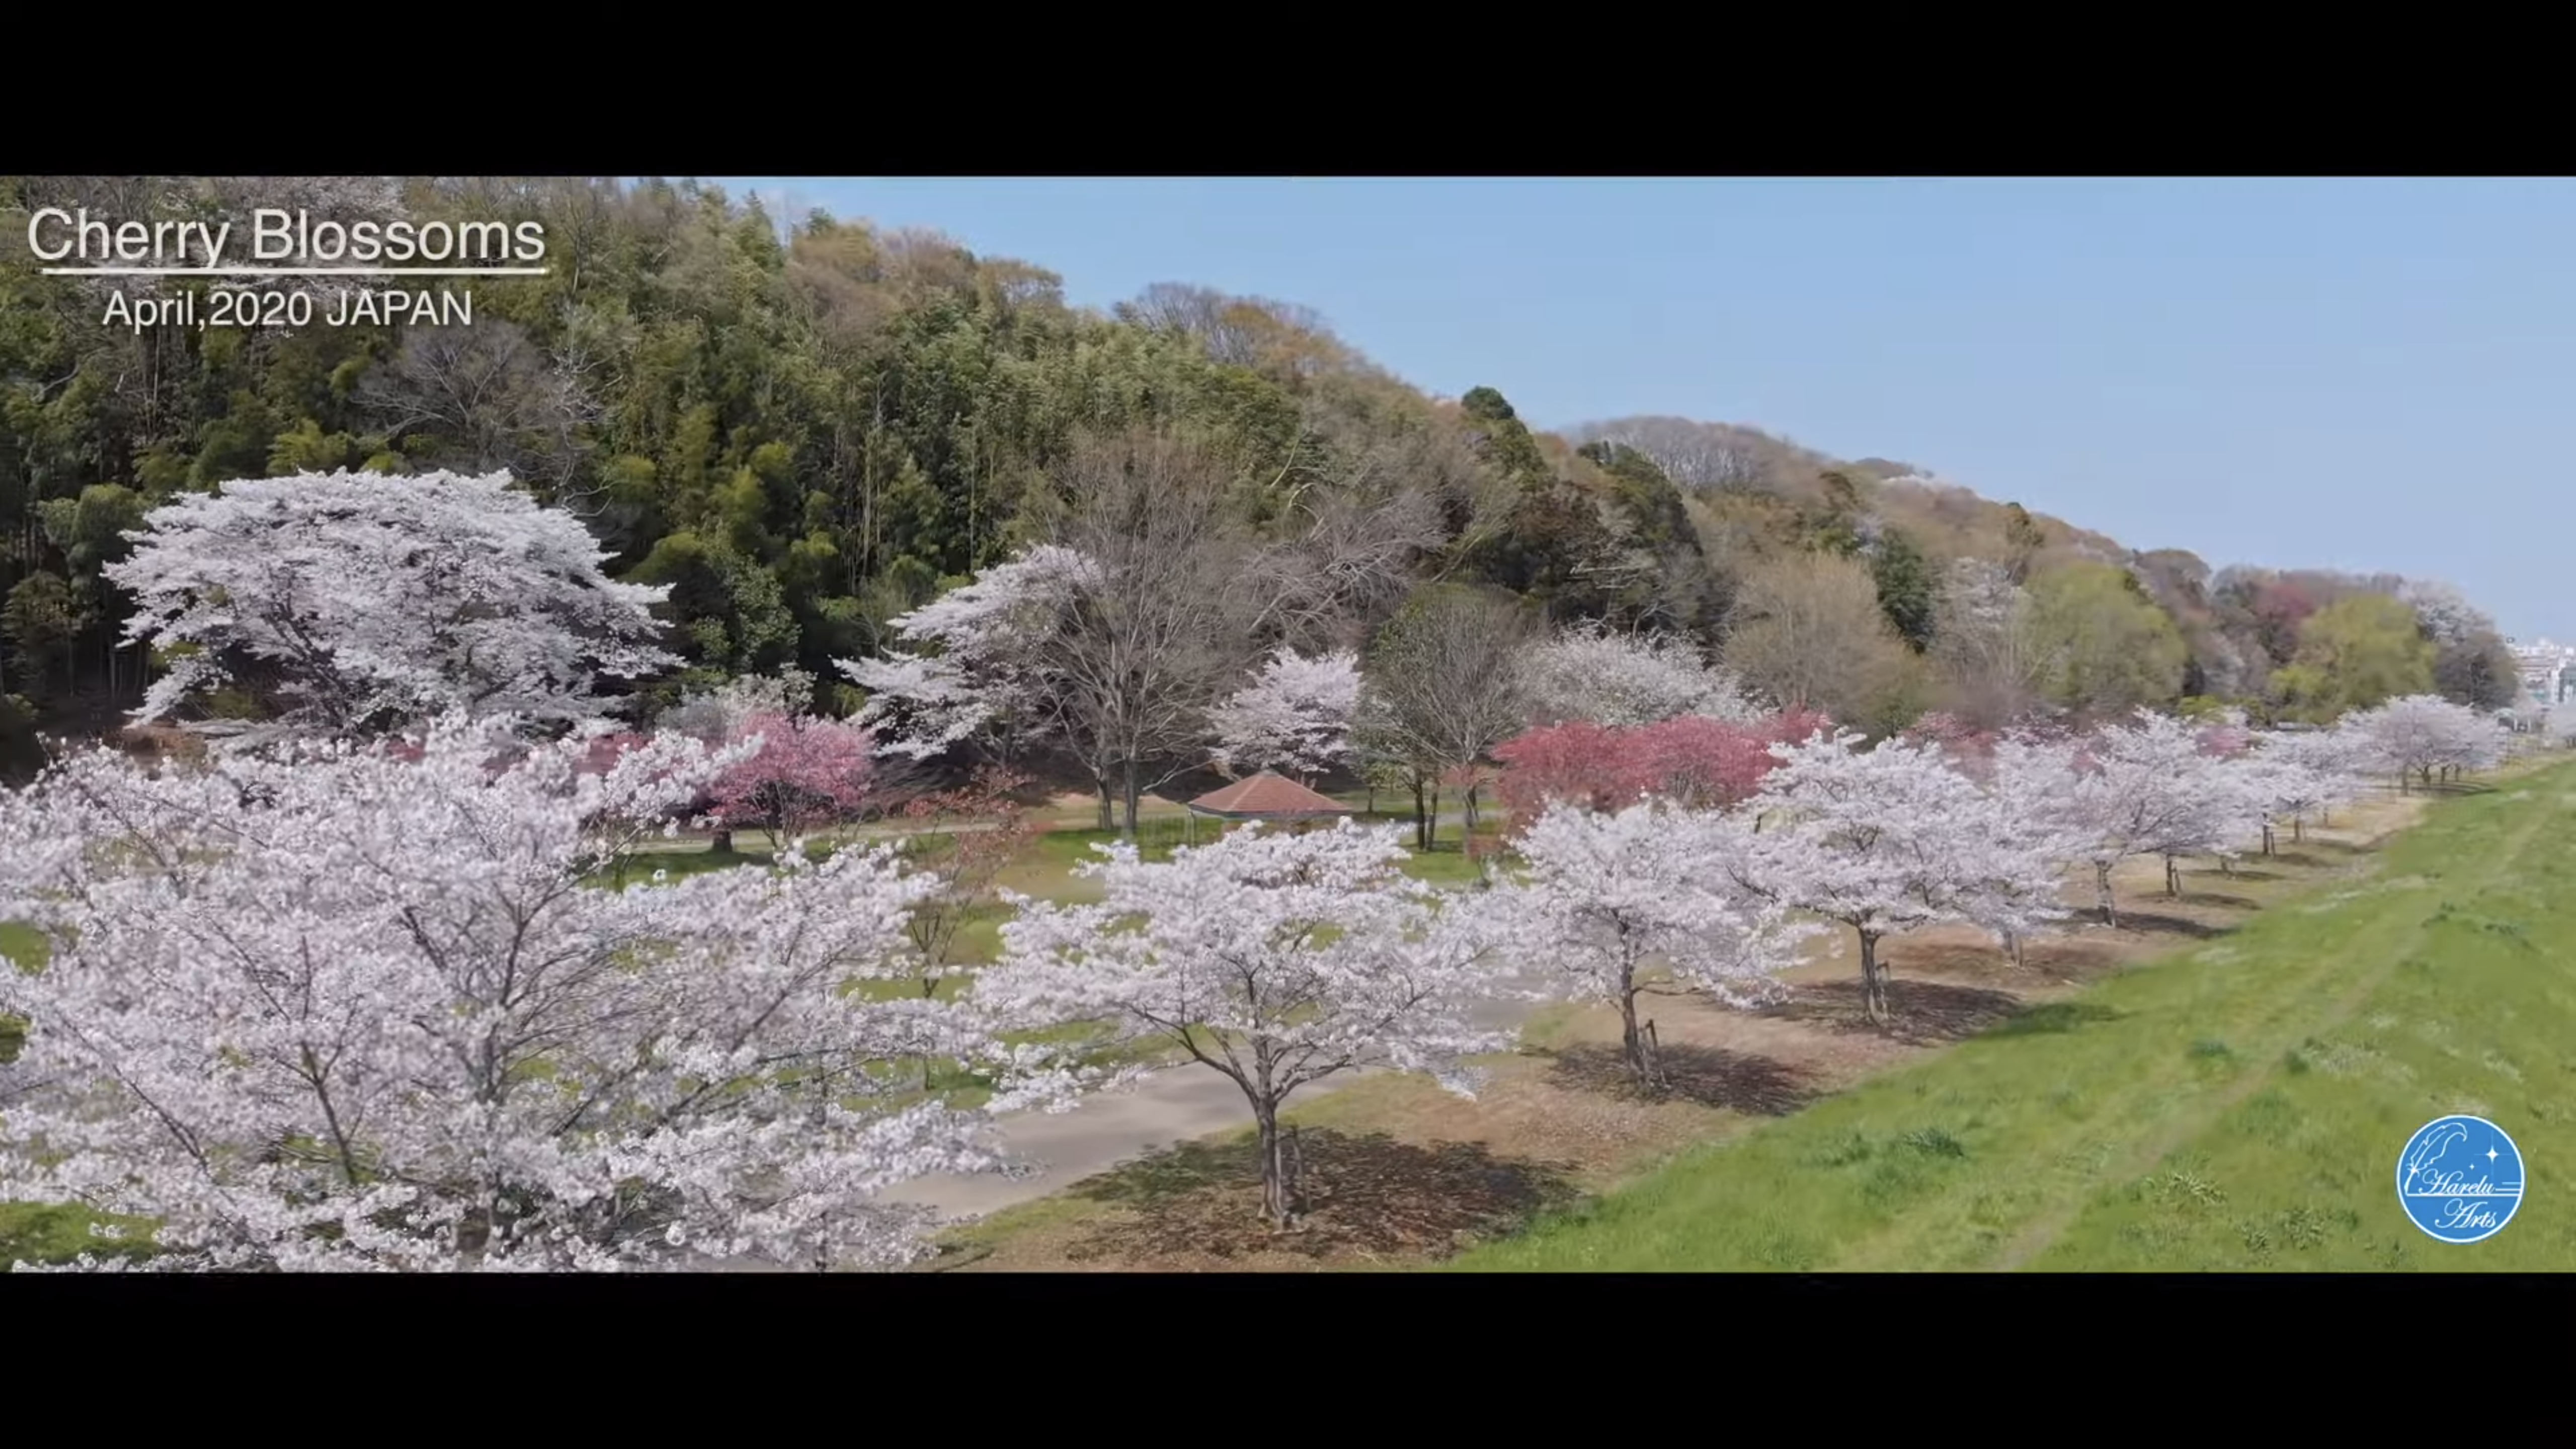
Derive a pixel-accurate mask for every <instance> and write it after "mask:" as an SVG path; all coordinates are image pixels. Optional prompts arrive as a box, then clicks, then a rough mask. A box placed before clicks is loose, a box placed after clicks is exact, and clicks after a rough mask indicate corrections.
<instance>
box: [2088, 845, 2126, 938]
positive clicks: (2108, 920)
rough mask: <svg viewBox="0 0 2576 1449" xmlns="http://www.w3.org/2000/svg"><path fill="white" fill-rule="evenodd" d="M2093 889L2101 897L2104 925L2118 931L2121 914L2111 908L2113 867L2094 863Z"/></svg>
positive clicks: (2105, 863)
mask: <svg viewBox="0 0 2576 1449" xmlns="http://www.w3.org/2000/svg"><path fill="white" fill-rule="evenodd" d="M2093 889H2094V891H2095V892H2096V893H2097V894H2098V895H2099V896H2100V897H2101V903H2102V924H2103V925H2106V926H2109V927H2111V928H2112V929H2114V930H2117V929H2118V928H2119V925H2120V916H2119V913H2118V912H2117V911H2115V910H2113V909H2112V906H2111V866H2110V864H2109V862H2107V861H2099V860H2097V861H2095V862H2093Z"/></svg>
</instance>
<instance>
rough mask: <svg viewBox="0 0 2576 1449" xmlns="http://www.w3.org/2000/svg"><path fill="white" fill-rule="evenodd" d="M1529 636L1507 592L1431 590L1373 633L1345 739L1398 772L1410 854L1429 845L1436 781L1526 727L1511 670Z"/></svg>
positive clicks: (1524, 615) (1526, 618)
mask: <svg viewBox="0 0 2576 1449" xmlns="http://www.w3.org/2000/svg"><path fill="white" fill-rule="evenodd" d="M1536 630H1537V621H1536V620H1535V619H1533V618H1532V617H1531V615H1530V613H1529V611H1528V610H1527V609H1525V608H1523V607H1522V606H1521V605H1520V603H1519V602H1518V601H1516V600H1514V599H1512V598H1511V597H1510V596H1508V595H1504V594H1500V593H1495V592H1491V591H1487V590H1483V589H1471V588H1464V587H1460V586H1456V585H1436V586H1434V587H1432V588H1429V589H1426V590H1424V591H1423V592H1422V593H1421V594H1419V595H1417V596H1416V597H1415V598H1414V600H1413V601H1412V602H1411V603H1410V604H1408V605H1406V606H1405V608H1404V610H1403V611H1402V612H1401V613H1399V614H1397V615H1396V616H1395V618H1394V619H1392V620H1390V621H1389V622H1388V624H1387V627H1386V629H1385V631H1384V632H1383V633H1381V634H1380V635H1379V636H1378V640H1377V645H1376V647H1375V648H1374V649H1373V650H1371V651H1370V658H1369V671H1368V685H1367V687H1366V688H1365V689H1364V690H1363V691H1362V693H1361V696H1360V709H1359V713H1358V716H1357V717H1356V718H1355V720H1354V722H1353V726H1352V734H1353V738H1354V739H1355V740H1356V741H1357V742H1358V743H1359V746H1360V749H1361V751H1362V753H1363V754H1364V755H1365V756H1367V757H1369V758H1372V759H1374V760H1378V761H1383V762H1391V763H1393V764H1395V765H1397V766H1398V767H1400V768H1401V769H1402V770H1403V772H1404V775H1405V779H1406V783H1407V784H1408V785H1409V786H1410V788H1411V789H1412V791H1413V813H1414V840H1415V844H1416V845H1417V846H1418V847H1419V848H1421V849H1423V850H1429V849H1430V848H1431V847H1432V845H1433V843H1434V842H1435V841H1436V840H1437V839H1438V835H1439V824H1440V818H1439V806H1440V798H1439V784H1440V780H1441V777H1442V776H1444V775H1446V774H1448V773H1449V772H1450V771H1453V770H1461V769H1465V768H1467V767H1470V766H1473V765H1475V764H1476V763H1477V762H1479V761H1481V760H1482V759H1484V757H1485V756H1486V754H1487V753H1488V752H1490V751H1491V750H1492V749H1493V747H1494V746H1496V745H1498V744H1501V743H1502V742H1503V741H1505V740H1507V739H1510V738H1511V737H1512V736H1514V735H1516V734H1519V733H1520V732H1521V731H1522V730H1523V729H1524V728H1526V727H1527V725H1528V719H1529V711H1528V706H1527V703H1526V701H1525V700H1524V698H1523V685H1522V682H1521V670H1520V669H1519V668H1518V667H1517V666H1518V660H1519V656H1520V654H1521V651H1522V650H1523V648H1524V647H1525V646H1526V645H1527V644H1528V643H1529V642H1530V640H1531V639H1532V637H1533V636H1534V635H1535V633H1536Z"/></svg>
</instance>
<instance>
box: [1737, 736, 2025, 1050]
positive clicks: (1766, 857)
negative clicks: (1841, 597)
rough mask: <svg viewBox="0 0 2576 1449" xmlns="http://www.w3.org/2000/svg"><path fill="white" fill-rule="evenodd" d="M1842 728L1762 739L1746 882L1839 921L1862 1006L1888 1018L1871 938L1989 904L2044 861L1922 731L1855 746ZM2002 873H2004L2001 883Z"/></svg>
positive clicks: (1970, 917)
mask: <svg viewBox="0 0 2576 1449" xmlns="http://www.w3.org/2000/svg"><path fill="white" fill-rule="evenodd" d="M1860 742H1861V737H1860V736H1859V735H1857V734H1855V733H1853V732H1851V731H1849V730H1838V731H1836V732H1834V733H1833V734H1830V735H1827V734H1822V733H1819V734H1817V735H1816V736H1814V737H1812V738H1810V739H1809V740H1807V741H1806V742H1805V743H1803V744H1797V745H1785V744H1784V745H1774V746H1772V747H1771V748H1772V753H1773V754H1775V755H1777V756H1778V757H1779V758H1780V761H1781V764H1780V767H1779V768H1778V769H1776V770H1773V771H1772V772H1771V773H1770V774H1769V775H1768V776H1767V777H1765V779H1764V780H1763V785H1762V790H1761V793H1759V794H1758V795H1756V796H1755V797H1754V798H1753V800H1752V801H1751V802H1750V803H1749V805H1748V807H1747V808H1749V809H1751V810H1753V811H1754V812H1756V813H1757V814H1758V815H1760V816H1761V817H1762V828H1761V830H1760V831H1759V832H1758V833H1757V834H1756V835H1755V836H1754V843H1755V846H1756V850H1755V851H1754V852H1753V853H1752V855H1751V865H1750V869H1749V871H1748V872H1747V874H1746V880H1747V882H1748V884H1751V885H1752V886H1754V887H1755V888H1756V889H1759V890H1760V891H1761V892H1762V893H1764V894H1765V895H1768V896H1770V897H1771V898H1772V899H1774V900H1776V901H1778V902H1780V903H1781V904H1782V905H1785V906H1789V907H1792V908H1795V909H1797V910H1802V911H1808V912H1812V913H1813V914H1815V915H1818V916H1821V917H1823V918H1824V919H1826V920H1829V921H1835V922H1839V923H1841V924H1842V925H1844V926H1847V927H1849V928H1850V929H1851V931H1852V933H1853V935H1854V936H1855V937H1857V938H1858V940H1859V943H1860V969H1861V987H1862V1007H1863V1010H1864V1011H1865V1012H1866V1013H1867V1015H1868V1017H1869V1020H1870V1021H1871V1022H1872V1023H1874V1024H1879V1025H1884V1024H1886V1023H1887V1021H1888V1020H1889V1012H1888V1000H1887V973H1886V969H1885V967H1884V964H1883V963H1882V962H1881V961H1880V960H1879V956H1878V947H1879V943H1880V942H1881V941H1884V940H1885V939H1886V938H1887V937H1889V936H1891V935H1894V934H1896V933H1897V932H1900V931H1908V930H1912V929H1915V928H1917V927H1920V926H1927V925H1932V924H1934V923H1936V922H1942V921H1974V920H1977V919H1979V918H1980V917H1981V916H1985V915H1989V914H1991V913H1992V912H1993V911H1994V910H1995V908H1996V905H1997V903H1998V902H1999V901H2001V900H2003V899H2005V898H2006V896H2007V894H2008V893H2009V892H2012V891H2018V892H2020V893H2022V894H2027V893H2028V892H2029V891H2030V890H2031V889H2033V888H2034V887H2033V885H2032V881H2031V877H2032V876H2033V875H2034V872H2036V871H2038V870H2040V869H2043V868H2044V864H2045V863H2044V862H2036V861H2035V858H2034V857H2033V856H2031V855H2030V853H2029V852H2028V851H2027V849H2026V848H2024V847H2023V845H2022V843H2021V841H2020V839H2019V838H2018V837H2017V836H2016V835H2015V834H2014V833H2012V832H2010V831H2008V830H2006V829H2005V828H2003V822H2002V820H2001V818H2000V817H2001V811H2000V809H1999V807H1998V806H1997V804H1996V803H1995V801H1994V800H1993V798H1992V797H1990V796H1988V795H1987V794H1986V793H1985V792H1984V791H1983V790H1981V789H1979V788H1978V786H1977V783H1976V782H1975V781H1973V780H1971V779H1969V778H1968V777H1967V776H1966V775H1963V774H1961V773H1960V772H1959V771H1958V770H1957V769H1955V768H1954V767H1952V765H1951V764H1950V762H1949V760H1948V759H1947V757H1946V756H1945V755H1944V754H1943V753H1942V751H1941V749H1940V747H1939V746H1938V745H1936V744H1931V743H1917V742H1912V741H1906V740H1886V741H1882V742H1880V743H1879V744H1878V745H1877V746H1876V747H1875V748H1871V749H1862V748H1861V747H1860ZM2006 883H2011V884H2010V885H2009V886H2007V884H2006Z"/></svg>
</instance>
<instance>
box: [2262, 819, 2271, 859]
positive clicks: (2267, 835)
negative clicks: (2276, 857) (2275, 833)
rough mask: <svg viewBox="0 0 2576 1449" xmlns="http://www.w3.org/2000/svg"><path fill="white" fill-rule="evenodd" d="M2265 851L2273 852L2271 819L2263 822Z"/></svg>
mask: <svg viewBox="0 0 2576 1449" xmlns="http://www.w3.org/2000/svg"><path fill="white" fill-rule="evenodd" d="M2263 853H2264V854H2265V855H2270V854H2271V853H2272V822H2271V821H2269V820H2266V821H2264V822H2263Z"/></svg>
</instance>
